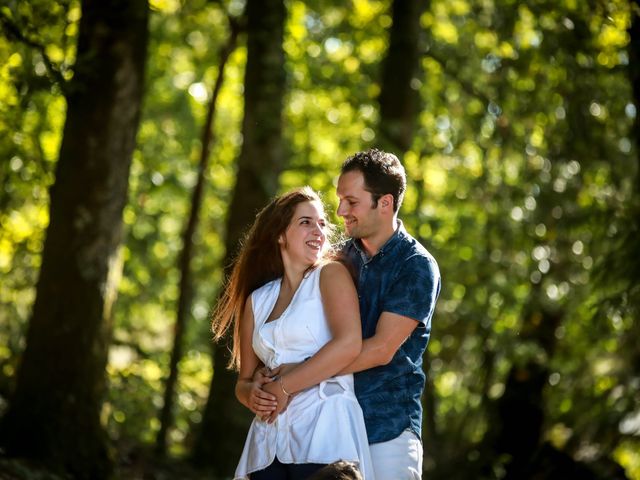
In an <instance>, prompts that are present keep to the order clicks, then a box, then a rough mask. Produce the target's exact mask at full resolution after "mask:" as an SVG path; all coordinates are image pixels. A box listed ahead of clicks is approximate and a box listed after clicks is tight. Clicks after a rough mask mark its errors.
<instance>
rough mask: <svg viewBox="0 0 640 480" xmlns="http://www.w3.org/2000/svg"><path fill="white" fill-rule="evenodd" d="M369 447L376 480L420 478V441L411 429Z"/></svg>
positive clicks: (414, 479)
mask: <svg viewBox="0 0 640 480" xmlns="http://www.w3.org/2000/svg"><path fill="white" fill-rule="evenodd" d="M369 449H370V450H371V460H372V461H373V471H374V473H375V476H376V480H391V479H393V480H421V479H422V442H421V441H420V439H419V438H418V437H417V436H416V434H415V433H413V432H412V431H411V430H405V431H404V432H402V434H400V436H399V437H396V438H394V439H393V440H389V441H388V442H382V443H374V444H372V445H369Z"/></svg>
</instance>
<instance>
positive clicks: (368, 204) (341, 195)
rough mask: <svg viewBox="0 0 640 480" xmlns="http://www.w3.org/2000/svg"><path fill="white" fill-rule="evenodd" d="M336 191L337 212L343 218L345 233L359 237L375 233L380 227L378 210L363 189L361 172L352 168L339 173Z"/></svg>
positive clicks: (366, 236) (363, 183)
mask: <svg viewBox="0 0 640 480" xmlns="http://www.w3.org/2000/svg"><path fill="white" fill-rule="evenodd" d="M336 193H337V194H338V199H339V200H340V203H339V204H338V212H337V213H338V216H340V217H342V218H343V219H344V228H345V230H346V231H347V235H349V236H350V237H352V238H361V239H367V238H369V237H372V236H373V235H375V234H376V233H377V231H378V229H379V228H380V218H379V217H380V212H379V209H378V208H373V206H374V203H373V196H372V194H371V192H368V191H367V190H365V182H364V175H363V174H362V172H359V171H357V170H352V171H350V172H346V173H343V174H342V175H340V178H339V179H338V188H337V191H336Z"/></svg>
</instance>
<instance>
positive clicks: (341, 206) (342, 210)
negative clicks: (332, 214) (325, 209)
mask: <svg viewBox="0 0 640 480" xmlns="http://www.w3.org/2000/svg"><path fill="white" fill-rule="evenodd" d="M336 213H337V214H338V216H339V217H344V215H345V214H346V213H347V212H346V208H345V206H344V203H343V202H340V203H338V210H337V211H336Z"/></svg>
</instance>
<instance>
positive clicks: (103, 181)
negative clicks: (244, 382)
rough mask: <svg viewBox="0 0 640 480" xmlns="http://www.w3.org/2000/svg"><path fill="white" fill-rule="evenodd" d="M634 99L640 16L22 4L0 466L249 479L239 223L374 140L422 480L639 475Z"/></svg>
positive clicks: (79, 475) (0, 339)
mask: <svg viewBox="0 0 640 480" xmlns="http://www.w3.org/2000/svg"><path fill="white" fill-rule="evenodd" d="M639 105H640V1H639V0H526V1H517V0H346V1H336V0H322V1H320V0H307V1H301V0H246V1H243V0H188V1H187V0H59V1H53V0H29V1H22V0H2V2H0V478H2V479H14V480H36V479H38V480H61V479H97V480H102V479H178V478H180V479H187V480H188V479H193V480H195V479H205V478H206V479H214V480H215V479H226V478H231V476H232V474H233V470H234V469H235V465H236V463H237V460H238V458H239V453H240V451H241V448H242V445H243V442H244V437H245V435H246V432H247V429H248V425H249V422H250V421H251V414H250V412H249V411H247V410H246V409H245V408H244V407H243V406H242V405H241V404H240V403H239V402H238V401H237V400H236V398H235V396H234V385H235V375H236V374H235V373H234V372H232V371H230V370H228V369H226V364H227V361H228V354H229V350H228V345H227V342H228V339H225V340H224V341H221V342H218V343H215V342H213V341H212V334H211V330H210V313H211V311H212V309H213V307H214V306H215V302H216V298H217V295H218V294H219V292H220V288H221V285H223V284H224V281H225V277H226V275H227V274H228V267H229V265H230V264H231V262H232V260H233V258H234V255H235V253H236V252H237V248H238V245H239V242H240V241H241V238H242V235H243V233H244V232H245V231H246V228H247V226H248V225H250V223H251V222H252V220H253V219H254V218H255V215H256V212H257V211H259V209H260V208H261V207H263V206H264V205H265V204H266V202H267V201H268V200H269V199H270V198H272V197H273V196H274V195H276V194H278V193H280V192H284V191H286V190H288V189H290V188H293V187H297V186H301V185H310V186H311V187H313V188H314V189H316V190H318V191H319V192H321V193H322V196H323V199H324V201H325V202H326V204H327V206H328V211H329V212H330V216H331V221H332V222H334V223H335V224H336V225H337V226H338V229H340V219H339V218H337V216H336V215H335V208H336V206H337V202H336V195H335V183H336V177H337V175H338V172H339V168H340V165H341V163H342V162H343V161H344V160H345V159H346V158H347V157H348V156H349V155H351V154H353V153H355V152H357V151H360V150H364V149H367V148H370V147H377V148H381V149H384V150H387V151H391V152H394V153H395V154H396V155H397V156H398V157H399V158H400V159H401V160H402V162H403V164H404V166H405V168H406V171H407V175H408V187H407V194H406V197H405V201H404V204H403V206H402V209H401V211H400V218H401V219H402V220H403V222H404V225H405V227H406V228H407V230H408V231H409V232H410V233H411V234H412V235H414V236H415V237H416V238H417V239H419V240H420V241H421V242H422V243H423V244H424V245H425V246H426V247H427V248H428V249H429V251H430V252H431V253H432V254H433V255H434V257H435V258H436V259H437V261H438V263H439V267H440V271H441V274H442V291H441V294H440V298H439V300H438V304H437V309H436V313H435V316H434V319H433V325H432V334H431V340H430V343H429V346H428V350H427V353H426V354H425V357H424V365H425V371H426V373H427V385H426V389H425V395H424V398H423V401H424V419H423V442H424V478H428V479H430V480H431V479H432V480H440V479H448V480H466V479H523V480H527V479H531V480H533V479H540V480H542V479H587V480H588V479H597V480H600V479H602V480H604V479H614V480H617V479H620V480H623V479H630V480H640V347H639V345H640V321H639V320H640V318H639V313H640V173H639V165H640V121H639V117H638V111H637V110H638V106H639ZM383 480H393V479H383Z"/></svg>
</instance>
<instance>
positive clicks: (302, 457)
mask: <svg viewBox="0 0 640 480" xmlns="http://www.w3.org/2000/svg"><path fill="white" fill-rule="evenodd" d="M320 270H321V269H320V268H317V269H315V270H313V271H311V272H310V273H308V274H307V275H305V277H304V279H303V280H302V282H301V283H300V286H299V287H298V290H297V291H296V293H295V294H294V296H293V298H292V299H291V303H290V304H289V306H288V307H287V308H286V309H285V311H284V312H283V313H282V315H281V316H280V317H279V318H278V319H276V320H273V321H271V322H269V323H265V322H266V320H267V317H268V316H269V314H270V313H271V311H272V310H273V307H274V305H275V303H276V300H277V298H278V294H279V292H280V285H281V280H280V279H278V280H274V281H272V282H270V283H268V284H266V285H264V286H262V287H261V288H259V289H257V290H256V291H254V292H253V293H252V294H251V301H252V304H253V318H254V322H255V326H254V332H253V349H254V351H255V352H256V355H257V356H258V357H259V358H260V360H262V362H263V363H264V364H265V365H266V366H268V367H270V368H274V367H277V366H278V365H282V364H284V363H300V362H303V361H304V360H305V359H307V358H308V357H310V356H312V355H313V354H314V353H316V352H317V351H318V350H320V348H321V347H322V346H323V345H324V344H326V343H327V342H328V341H329V340H331V332H330V330H329V326H328V325H327V320H326V318H325V314H324V308H323V306H322V298H321V295H320ZM276 456H277V457H278V460H280V462H282V463H323V464H324V463H327V464H328V463H332V462H335V461H337V460H346V461H350V462H353V463H356V464H357V465H358V468H359V469H360V472H361V473H362V476H363V477H364V479H365V480H373V468H372V465H371V457H370V453H369V444H368V442H367V432H366V429H365V425H364V417H363V415H362V410H361V408H360V405H359V404H358V400H357V399H356V396H355V393H354V387H353V376H352V375H340V376H336V377H332V378H330V379H328V380H325V381H323V382H321V383H320V384H319V385H316V386H314V387H311V388H308V389H307V390H304V391H302V392H299V393H297V394H296V395H294V397H293V398H292V399H291V403H290V404H289V406H288V407H287V408H286V410H285V411H284V412H282V413H281V414H280V415H278V417H277V418H276V420H275V422H274V423H272V424H268V423H266V422H263V421H262V420H260V418H259V417H258V416H256V417H255V418H254V420H253V423H252V424H251V427H250V429H249V434H248V435H247V440H246V442H245V445H244V450H243V452H242V456H241V457H240V462H239V464H238V468H237V469H236V474H235V477H234V478H235V479H236V480H242V479H247V478H249V477H248V475H249V474H250V473H251V472H255V471H258V470H262V469H264V468H266V467H268V466H269V465H270V464H271V463H272V462H273V460H274V459H275V457H276Z"/></svg>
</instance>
